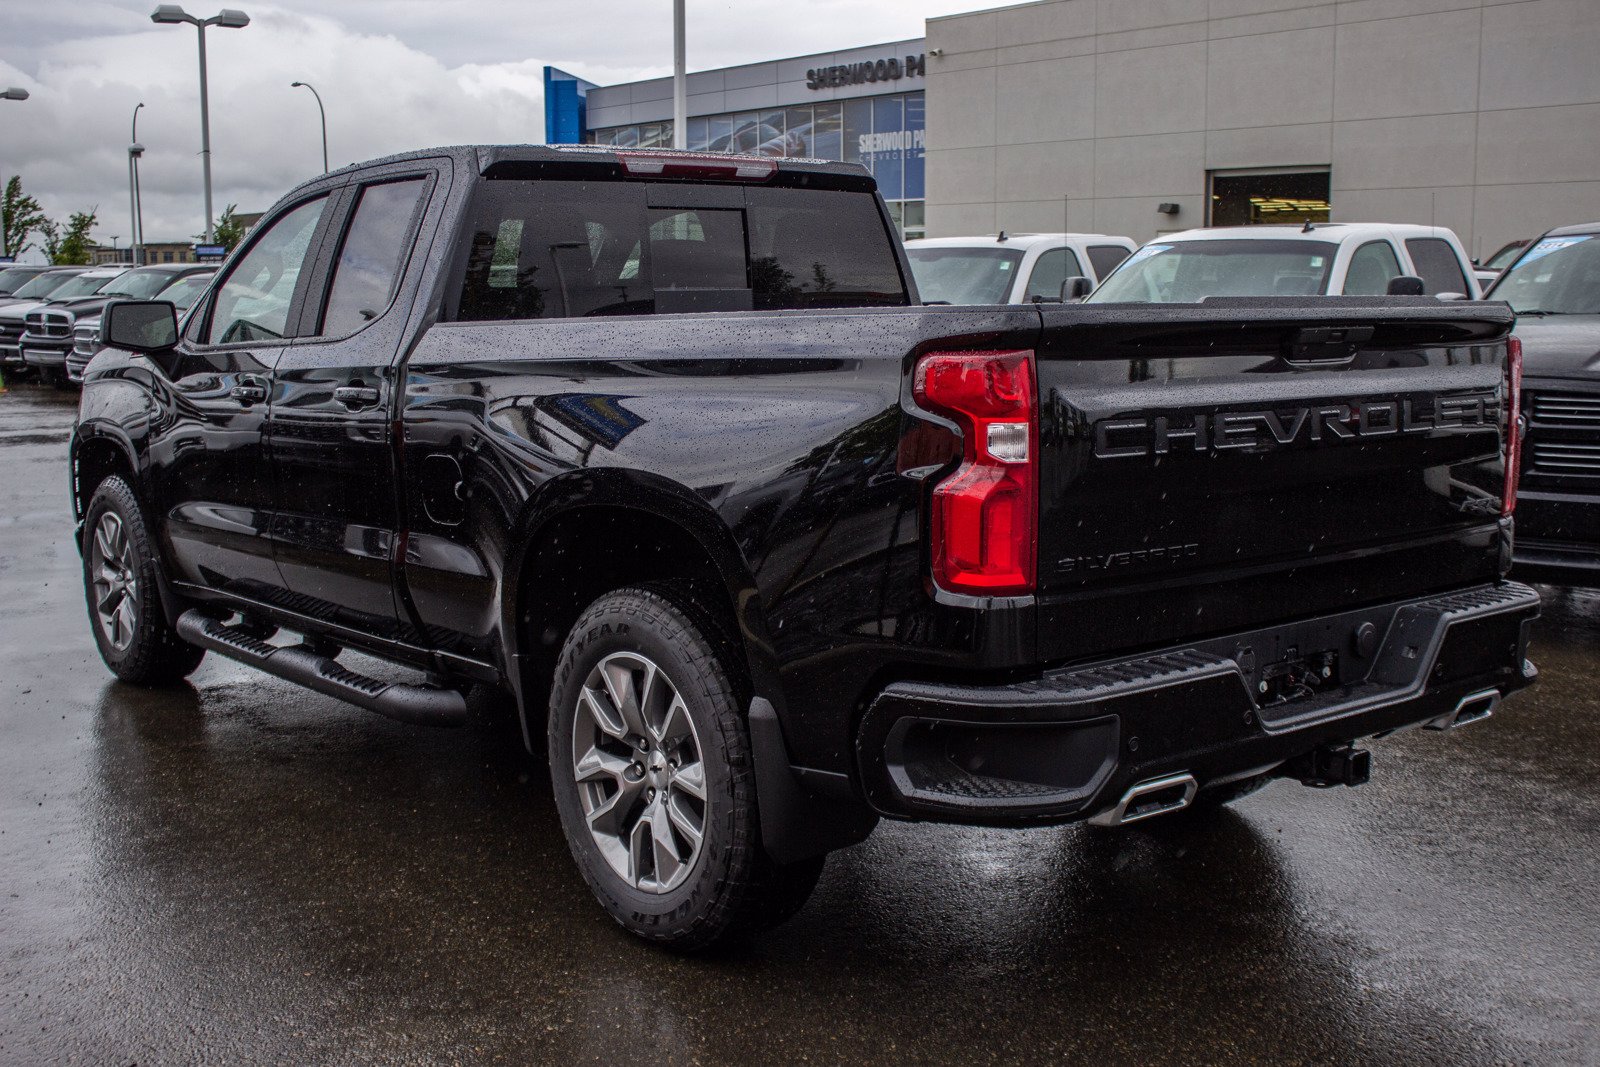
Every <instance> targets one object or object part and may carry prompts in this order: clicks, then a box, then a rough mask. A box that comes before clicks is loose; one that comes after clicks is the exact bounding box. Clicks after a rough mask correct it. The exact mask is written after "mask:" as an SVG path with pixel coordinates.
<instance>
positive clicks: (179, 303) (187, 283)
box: [159, 273, 211, 311]
mask: <svg viewBox="0 0 1600 1067" xmlns="http://www.w3.org/2000/svg"><path fill="white" fill-rule="evenodd" d="M210 284H211V275H210V274H209V273H207V274H189V275H185V276H184V277H182V278H179V279H178V280H177V281H175V282H173V283H172V284H171V285H169V286H167V287H166V288H165V289H163V290H161V292H160V294H159V295H160V297H161V299H162V300H170V301H172V304H173V306H174V307H176V308H177V309H178V310H179V311H187V310H188V309H189V308H191V307H193V306H194V302H195V301H196V300H198V299H200V294H201V293H203V292H205V291H206V286H208V285H210Z"/></svg>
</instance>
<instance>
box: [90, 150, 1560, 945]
mask: <svg viewBox="0 0 1600 1067" xmlns="http://www.w3.org/2000/svg"><path fill="white" fill-rule="evenodd" d="M1511 325H1512V317H1511V313H1510V311H1509V309H1507V308H1506V307H1505V306H1504V305H1499V304H1484V303H1469V302H1440V301H1438V300H1434V299H1421V298H1381V297H1372V298H1349V299H1344V298H1338V299H1298V298H1270V299H1261V300H1216V299H1213V300H1207V301H1203V302H1201V303H1199V304H1193V305H1186V306H1172V305H1152V304H1140V305H1133V304H1127V305H1109V304H1108V305H1097V306H1083V305H1070V304H1059V303H1058V304H1037V305H1030V306H1006V307H961V308H957V307H928V306H921V305H920V304H919V303H918V300H917V296H916V290H915V286H914V284H913V282H912V280H911V272H910V271H909V269H908V268H907V263H906V259H905V256H904V253H903V251H902V250H901V247H900V245H899V243H898V241H897V240H896V239H895V235H894V231H893V228H892V225H891V223H890V220H889V217H888V215H887V213H886V211H885V209H884V205H883V203H882V201H881V200H880V199H879V197H878V196H877V195H876V191H875V188H874V185H873V183H872V180H871V178H870V177H869V176H868V175H867V174H866V172H865V171H864V170H862V169H860V168H858V167H854V166H850V165H846V164H833V163H824V162H815V161H795V160H772V159H755V158H744V157H738V156H706V155H694V154H679V153H663V152H646V151H638V152H635V151H628V150H623V149H618V150H612V149H609V148H608V149H597V148H586V147H561V148H555V147H551V148H545V147H465V148H450V149H437V150H432V151H425V152H418V153H415V154H411V155H406V156H400V157H393V158H389V159H385V160H380V161H377V162H374V163H370V164H365V165H361V166H357V167H352V168H347V169H345V170H342V171H338V172H336V173H334V174H331V175H328V176H325V177H323V178H319V179H317V180H316V181H313V182H310V183H308V184H306V185H304V186H302V187H300V188H298V189H296V190H295V191H294V192H293V193H291V194H290V195H289V196H288V197H286V198H285V199H284V200H283V201H282V202H280V203H279V204H278V205H277V206H276V207H274V208H273V210H272V211H270V212H269V213H268V214H267V215H266V216H265V217H264V218H263V220H262V221H261V223H260V224H259V225H258V226H257V228H256V229H255V231H254V232H253V234H252V236H251V239H250V240H249V241H248V243H246V244H245V245H243V246H242V247H241V248H240V249H238V250H237V251H235V252H234V253H233V255H232V256H231V257H230V259H229V261H228V262H227V264H226V265H225V266H224V268H223V269H222V271H221V272H220V273H219V274H218V276H217V278H216V279H215V280H214V281H213V283H212V285H211V288H210V290H209V291H208V292H207V294H206V295H205V296H204V297H202V299H201V300H200V301H199V302H198V303H197V304H196V306H195V308H194V310H193V311H192V313H191V314H190V315H189V316H187V318H185V320H184V323H183V328H182V331H181V335H180V332H179V330H178V324H177V322H176V320H175V317H174V315H173V313H172V310H171V307H170V305H167V304H164V303H161V302H149V301H146V302H119V303H114V304H112V305H110V306H109V307H108V308H107V311H106V314H105V319H104V322H103V326H102V335H103V339H104V340H105V341H106V342H107V344H108V346H109V347H108V348H107V349H106V350H105V351H104V352H102V353H101V354H100V355H99V356H97V357H96V359H95V360H94V362H93V364H92V365H91V366H90V368H89V370H88V373H87V375H86V378H85V382H84V390H83V396H82V400H81V410H80V417H79V422H78V426H77V431H76V434H75V436H74V439H73V442H72V452H71V455H72V493H73V499H74V501H75V503H76V513H77V516H78V518H79V520H80V524H81V525H80V528H79V542H80V544H81V546H82V550H83V555H84V579H85V586H86V590H87V597H88V604H89V614H90V621H91V625H92V628H93V631H94V635H95V639H96V641H97V642H98V644H99V647H100V651H101V653H102V655H103V656H104V658H105V661H106V663H107V664H108V665H109V666H110V668H111V669H112V671H113V672H115V673H116V674H117V675H118V676H119V677H121V678H123V679H125V680H128V681H131V682H139V683H146V684H153V683H157V682H162V681H170V680H172V679H175V678H178V677H180V676H183V675H185V674H187V673H188V672H190V671H192V670H193V669H194V668H195V667H196V665H197V664H198V663H199V661H200V658H201V656H202V655H203V654H204V652H205V651H206V650H210V651H214V652H217V653H219V654H221V655H224V656H228V657H231V658H233V659H236V660H239V661H242V662H244V663H246V664H251V665H253V666H255V667H258V668H260V669H262V670H264V671H266V672H269V673H271V674H274V675H277V676H279V677H281V678H285V679H289V680H291V681H293V682H296V683H299V684H302V685H305V686H308V687H310V688H312V689H315V690H318V691H320V692H323V693H328V694H332V695H334V696H337V697H341V698H343V699H345V700H348V701H350V702H351V703H353V704H357V705H360V706H363V707H365V708H368V709H371V710H373V711H376V712H380V713H383V714H386V715H390V716H393V717H395V718H398V719H402V720H407V721H411V722H416V723H426V724H438V725H450V724H456V723H460V722H462V721H463V720H464V719H466V718H468V717H469V715H471V714H475V713H476V709H478V708H480V707H486V706H492V705H493V704H494V700H493V699H489V700H487V701H484V700H480V699H479V697H480V696H481V695H485V694H487V695H489V696H490V697H491V698H492V697H493V695H494V694H496V693H500V694H504V695H505V696H506V697H507V698H509V700H510V702H513V703H514V704H515V706H516V708H517V709H518V711H519V713H520V716H521V721H522V728H523V733H524V737H525V739H526V742H527V744H528V746H529V748H530V749H531V750H535V751H538V750H544V751H547V752H548V756H549V764H550V774H551V780H552V783H553V788H554V795H555V800H556V803H557V805H558V807H559V810H560V815H561V819H562V822H563V825H564V827H565V829H566V832H567V836H568V840H569V843H570V845H571V850H572V853H573V856H574V857H575V859H576V861H577V864H578V867H579V868H580V870H581V871H582V873H583V876H584V877H585V879H586V880H587V881H588V883H589V885H590V887H591V888H592V889H593V890H594V892H595V895H596V896H597V897H598V898H599V900H600V901H601V903H602V904H603V905H604V906H605V908H606V909H607V910H608V911H609V912H610V913H611V914H612V915H613V916H614V917H615V918H616V919H617V920H618V921H619V922H620V923H622V924H623V925H624V926H625V927H627V928H628V929H629V930H631V931H633V932H635V933H637V934H639V935H641V936H643V937H646V938H650V939H653V940H656V941H659V942H663V943H667V944H672V945H676V946H679V947H697V946H703V945H707V944H710V943H711V942H713V941H716V940H719V939H721V938H723V937H726V936H728V935H730V934H733V933H735V932H737V931H748V930H752V929H757V928H760V927H762V926H767V925H771V924H773V923H775V922H778V921H781V920H782V919H784V918H785V917H787V916H788V915H790V914H792V913H793V912H794V911H795V910H796V909H797V908H798V907H799V906H800V905H801V904H802V903H803V902H804V900H805V899H806V896H807V894H808V893H809V892H810V890H811V888H812V886H813V885H814V884H815V882H816V879H817V876H818V874H819V872H820V870H821V867H822V862H823V857H824V856H825V855H826V854H827V853H828V852H829V851H830V850H834V849H837V848H840V847H843V846H846V845H849V844H851V843H853V842H856V841H859V840H861V839H862V838H864V837H865V836H866V835H867V834H868V833H870V832H871V830H872V828H873V826H874V825H875V824H876V822H877V821H878V819H879V818H880V817H883V816H887V817H890V818H897V819H920V820H931V821H948V822H965V823H977V824H986V825H1001V826H1020V825H1041V824H1052V823H1063V822H1071V821H1075V820H1089V821H1091V822H1096V823H1100V824H1104V825H1110V826H1116V825H1121V824H1125V823H1131V822H1134V821H1137V820H1141V819H1145V818H1149V817H1152V816H1157V815H1165V814H1168V813H1174V815H1173V816H1169V817H1182V816H1176V814H1175V813H1179V812H1182V811H1185V810H1186V809H1196V808H1200V807H1204V806H1207V805H1214V804H1217V803H1222V802H1225V801H1227V800H1230V799H1233V798H1236V797H1238V796H1241V795H1243V794H1244V793H1246V792H1249V791H1250V790H1252V789H1253V788H1255V787H1257V786H1259V785H1261V784H1262V783H1264V782H1266V781H1268V780H1270V779H1272V778H1273V777H1287V778H1290V779H1295V780H1299V781H1302V782H1305V783H1308V784H1313V785H1333V784H1348V785H1353V784H1359V783H1360V782H1362V781H1364V780H1365V779H1366V776H1367V774H1368V770H1369V763H1370V757H1369V755H1368V753H1367V752H1366V751H1365V750H1363V749H1361V748H1359V747H1357V745H1356V742H1358V741H1360V740H1361V739H1364V738H1370V737H1373V736H1377V735H1383V734H1387V733H1389V732H1392V731H1395V730H1399V729H1403V728H1406V727H1412V726H1419V725H1427V726H1434V727H1440V728H1443V727H1448V726H1453V725H1459V724H1462V723H1465V722H1470V721H1474V720H1477V719H1481V718H1483V717H1485V716H1487V715H1489V714H1490V712H1491V711H1492V710H1493V709H1494V708H1495V707H1496V706H1497V704H1498V703H1499V701H1500V699H1501V698H1502V697H1503V696H1505V695H1506V694H1508V693H1511V692H1514V691H1516V690H1518V689H1521V688H1523V687H1525V686H1527V685H1529V684H1530V683H1531V682H1532V680H1533V678H1534V674H1535V671H1534V668H1533V667H1532V665H1531V664H1529V663H1528V662H1527V661H1526V660H1525V658H1524V652H1525V649H1526V642H1527V630H1528V624H1529V623H1530V621H1531V620H1532V619H1533V618H1534V617H1535V615H1536V614H1537V611H1538V598H1537V596H1536V595H1535V594H1534V592H1533V591H1532V590H1530V589H1528V588H1527V587H1525V586H1522V585H1517V584H1515V583H1511V582H1508V581H1506V580H1505V574H1506V572H1507V569H1508V568H1509V566H1510V564H1511V559H1512V552H1511V543H1512V536H1511V535H1512V518H1511V514H1510V513H1511V509H1512V504H1513V501H1514V493H1513V492H1512V490H1513V487H1514V475H1515V471H1514V464H1513V465H1510V466H1511V467H1512V469H1511V470H1508V464H1507V463H1506V462H1505V457H1506V456H1507V455H1514V454H1515V452H1514V449H1515V445H1516V433H1517V426H1516V423H1515V422H1514V421H1508V419H1507V413H1508V411H1514V410H1515V406H1516V405H1515V395H1516V390H1517V387H1518V385H1517V374H1516V370H1517V363H1516V360H1515V358H1513V357H1514V355H1515V346H1514V345H1508V335H1509V332H1510V329H1511ZM290 635H293V636H290ZM347 650H348V651H350V652H359V653H365V654H367V655H369V656H373V657H377V658H378V660H380V661H383V662H385V663H388V664H392V665H393V670H392V672H391V671H390V670H388V669H385V670H382V671H374V669H373V668H371V667H367V668H365V669H364V670H362V671H358V670H357V669H356V666H357V665H359V664H352V661H351V660H350V659H349V658H348V657H347V658H346V659H344V660H343V661H341V659H340V658H339V657H340V656H341V655H343V654H344V653H345V652H346V651H347ZM469 697H471V699H469Z"/></svg>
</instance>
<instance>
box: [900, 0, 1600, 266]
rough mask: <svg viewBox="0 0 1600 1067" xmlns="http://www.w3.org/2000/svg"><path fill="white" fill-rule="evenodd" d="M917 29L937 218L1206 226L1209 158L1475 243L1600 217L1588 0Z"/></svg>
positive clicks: (1114, 226) (1282, 8)
mask: <svg viewBox="0 0 1600 1067" xmlns="http://www.w3.org/2000/svg"><path fill="white" fill-rule="evenodd" d="M927 46H928V53H929V54H928V64H927V124H928V129H927V144H928V153H927V167H928V206H927V218H928V232H929V234H930V235H933V236H944V235H958V234H968V233H991V232H994V231H996V230H999V229H1006V230H1012V231H1026V230H1060V229H1062V228H1063V227H1066V228H1068V229H1072V230H1091V231H1100V232H1107V233H1118V234H1126V235H1127V236H1129V237H1132V238H1134V239H1136V240H1141V241H1143V240H1148V239H1149V238H1151V237H1153V236H1155V235H1156V233H1157V232H1158V231H1163V230H1173V229H1185V228H1189V227H1193V226H1201V225H1204V224H1205V222H1206V213H1205V197H1206V195H1207V172H1208V171H1210V170H1221V169H1232V168H1239V169H1243V168H1269V167H1307V168H1314V167H1319V166H1325V167H1328V168H1330V171H1331V190H1332V195H1331V201H1332V218H1333V219H1335V220H1344V221H1384V222H1422V223H1427V222H1437V224H1439V225H1441V226H1449V227H1450V228H1452V229H1454V230H1455V231H1456V232H1457V233H1458V234H1459V235H1460V236H1461V238H1462V240H1463V241H1465V242H1466V244H1467V247H1468V249H1469V250H1470V251H1472V252H1473V254H1474V255H1488V254H1490V253H1492V252H1493V251H1494V250H1495V249H1496V248H1498V247H1499V245H1500V244H1501V243H1503V242H1504V241H1507V240H1510V239H1512V238H1516V237H1525V236H1530V235H1533V234H1536V233H1538V232H1539V231H1541V230H1544V229H1546V228H1548V227H1550V226H1554V225H1558V224H1561V223H1570V222H1580V221H1588V220H1591V219H1595V218H1600V0H1510V2H1498V0H1482V2H1479V0H1339V2H1330V3H1317V2H1314V0H1045V2H1041V3H1032V4H1025V5H1022V6H1019V7H1010V8H1003V9H998V10H991V11H980V12H975V13H972V14H966V15H957V16H952V17H949V18H940V19H930V20H929V21H928V37H927ZM936 53H942V54H936ZM1162 202H1169V203H1176V204H1178V205H1179V207H1180V210H1179V213H1178V214H1177V215H1175V216H1166V215H1160V214H1158V213H1157V212H1156V205H1157V204H1158V203H1162Z"/></svg>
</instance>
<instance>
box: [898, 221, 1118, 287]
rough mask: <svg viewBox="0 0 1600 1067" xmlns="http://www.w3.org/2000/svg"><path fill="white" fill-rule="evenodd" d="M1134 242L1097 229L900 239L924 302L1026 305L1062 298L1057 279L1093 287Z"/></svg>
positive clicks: (1060, 284)
mask: <svg viewBox="0 0 1600 1067" xmlns="http://www.w3.org/2000/svg"><path fill="white" fill-rule="evenodd" d="M1138 247H1139V246H1138V245H1137V244H1135V243H1134V241H1133V239H1132V238H1128V237H1113V236H1110V235H1108V234H1103V233H1024V234H1016V235H1008V234H1006V233H1005V232H1003V231H1002V232H1001V233H998V234H993V233H992V234H989V235H988V236H987V237H928V238H923V239H920V240H916V241H907V242H906V257H907V258H908V259H910V260H911V273H912V274H913V275H914V276H915V277H916V279H917V292H918V294H919V295H920V296H921V297H922V300H923V302H924V303H927V304H1032V303H1039V302H1045V301H1056V300H1060V299H1062V289H1061V286H1062V283H1063V282H1065V281H1066V280H1067V279H1069V278H1074V277H1080V278H1087V279H1089V288H1091V289H1092V288H1093V287H1094V286H1096V285H1098V284H1099V283H1100V282H1101V280H1103V279H1104V278H1105V277H1106V275H1108V274H1110V273H1111V272H1112V271H1113V270H1115V269H1116V267H1117V264H1119V263H1121V262H1122V261H1123V260H1125V259H1127V258H1128V256H1129V255H1131V254H1132V253H1133V250H1134V249H1135V248H1138Z"/></svg>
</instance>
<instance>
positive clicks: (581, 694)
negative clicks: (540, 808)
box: [549, 589, 825, 951]
mask: <svg viewBox="0 0 1600 1067" xmlns="http://www.w3.org/2000/svg"><path fill="white" fill-rule="evenodd" d="M701 618H702V616H701V613H700V612H699V611H698V610H697V609H696V606H695V605H694V603H693V601H692V599H690V598H689V597H688V596H686V595H684V594H683V593H681V592H679V591H677V590H671V591H670V592H664V591H658V590H653V589H620V590H617V591H616V592H613V593H608V594H606V595H605V596H603V597H601V598H600V599H598V600H596V601H595V602H594V603H593V604H591V605H589V607H588V609H587V610H586V611H584V613H583V615H582V616H581V617H580V618H579V619H578V621H577V623H576V624H575V625H574V626H573V627H572V631H571V632H570V633H569V634H568V635H567V640H566V643H565V645H564V646H563V647H562V650H561V658H560V660H559V661H558V663H557V666H556V672H555V683H554V685H552V687H551V693H550V719H549V722H550V728H549V748H550V779H551V785H552V788H553V791H554V793H555V798H556V807H557V809H558V811H559V812H560V816H561V824H562V829H563V830H564V831H565V833H566V837H567V845H568V847H569V848H570V849H571V850H572V857H573V859H574V860H575V861H576V862H577V865H578V870H579V871H580V872H581V873H582V875H583V878H584V881H586V882H587V883H588V884H589V888H590V890H591V891H593V893H594V895H595V898H596V899H597V900H598V901H599V902H600V905H601V906H602V907H603V908H605V910H606V911H607V912H608V913H610V915H611V917H612V918H613V919H615V920H616V921H617V922H618V923H619V924H621V925H622V926H623V928H625V929H626V930H628V931H629V932H630V933H633V934H635V935H637V936H639V937H641V938H644V939H645V940H648V941H652V942H655V943H657V944H661V945H665V946H669V947H671V948H674V949H678V950H683V951H693V950H698V949H704V948H708V947H710V946H712V945H715V944H718V943H720V942H724V941H727V940H729V939H732V938H736V937H739V936H744V935H748V934H750V933H753V932H756V931H759V930H764V929H768V928H770V927H773V926H776V925H778V924H779V923H781V922H783V921H784V920H785V919H788V918H789V917H790V916H791V915H793V914H794V913H795V912H796V911H798V910H799V909H800V908H801V906H802V905H804V904H805V902H806V899H807V898H808V897H809V896H810V895H811V891H812V889H814V888H815V887H816V883H817V878H818V876H819V875H820V874H821V873H822V867H823V862H824V859H825V857H821V856H819V857H817V858H815V859H812V860H806V861H802V862H800V863H795V864H788V865H781V864H778V863H776V862H774V861H773V860H772V859H771V858H770V857H769V856H768V855H767V853H766V850H765V849H764V848H763V847H762V844H761V833H760V820H759V817H758V813H757V809H756V788H755V776H754V773H753V771H752V768H751V756H750V735H749V730H748V726H747V724H746V722H745V719H744V715H743V713H742V709H743V707H744V706H745V701H744V699H743V698H744V697H745V694H746V690H747V688H748V686H747V685H746V684H745V682H744V680H743V677H742V674H741V673H740V672H739V671H738V669H737V667H736V666H735V662H736V661H735V657H734V656H732V655H731V654H729V652H728V650H727V647H726V643H725V642H724V641H722V640H720V639H719V638H718V637H717V630H716V627H715V626H714V625H712V624H710V623H709V622H708V621H700V622H698V623H697V622H696V621H695V620H697V619H701ZM641 741H642V747H641ZM580 777H581V778H583V779H584V780H583V781H582V782H580V780H579V779H580ZM697 794H698V796H697ZM591 822H592V824H593V825H592V826H591ZM658 833H659V834H660V835H661V836H660V837H658V836H657V835H658ZM695 833H698V835H699V841H698V844H696V843H695V840H694V834H695Z"/></svg>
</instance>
